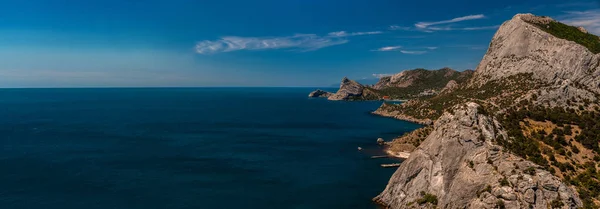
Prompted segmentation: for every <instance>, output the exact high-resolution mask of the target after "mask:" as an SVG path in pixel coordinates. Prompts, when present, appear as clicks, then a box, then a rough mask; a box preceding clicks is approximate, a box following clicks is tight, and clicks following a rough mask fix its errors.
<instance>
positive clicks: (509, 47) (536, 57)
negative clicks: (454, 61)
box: [471, 14, 600, 94]
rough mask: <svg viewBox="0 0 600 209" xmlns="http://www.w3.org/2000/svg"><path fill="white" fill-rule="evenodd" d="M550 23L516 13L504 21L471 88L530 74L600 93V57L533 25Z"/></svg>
mask: <svg viewBox="0 0 600 209" xmlns="http://www.w3.org/2000/svg"><path fill="white" fill-rule="evenodd" d="M550 21H554V20H553V19H551V18H549V17H538V16H534V15H532V14H517V15H515V16H514V17H513V18H512V19H511V20H509V21H506V22H504V23H503V24H502V26H501V27H500V28H499V29H498V31H497V32H496V34H495V35H494V37H493V39H492V42H491V43H490V46H489V49H488V51H487V53H486V54H485V56H484V57H483V59H482V61H481V62H480V64H479V66H478V67H477V69H476V71H475V75H474V76H473V79H472V80H471V85H481V84H484V83H486V82H488V81H491V80H498V79H501V78H505V77H508V76H511V75H516V74H522V73H531V74H532V76H533V78H534V79H537V80H539V81H540V82H544V83H547V84H551V85H561V84H562V83H563V82H564V81H567V80H568V81H570V82H573V83H577V84H581V85H583V86H584V87H585V88H586V89H588V90H589V91H591V92H593V93H596V94H598V93H600V88H599V87H600V79H599V77H600V54H594V53H592V52H591V51H590V50H588V49H587V48H586V47H584V46H582V45H580V44H577V43H575V42H573V41H569V40H565V39H561V38H557V37H555V36H553V35H551V34H549V33H547V32H545V31H543V30H541V29H540V28H538V27H537V26H535V25H533V24H530V23H542V24H546V23H548V22H550Z"/></svg>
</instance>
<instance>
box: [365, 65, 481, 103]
mask: <svg viewBox="0 0 600 209" xmlns="http://www.w3.org/2000/svg"><path fill="white" fill-rule="evenodd" d="M472 76H473V71H472V70H465V71H463V72H458V71H455V70H453V69H450V68H442V69H439V70H425V69H414V70H406V71H402V72H401V73H398V74H396V75H393V76H387V77H382V78H381V79H380V80H379V82H377V83H376V84H375V85H373V86H372V88H373V89H375V90H377V91H378V92H380V94H382V95H388V96H390V97H391V98H395V99H410V98H417V97H423V96H433V95H435V94H438V93H440V92H441V91H442V90H443V89H444V88H445V87H446V86H447V85H448V83H451V84H452V85H456V84H462V83H464V82H466V81H467V80H468V79H469V78H471V77H472ZM452 85H451V86H452ZM451 86H450V87H451Z"/></svg>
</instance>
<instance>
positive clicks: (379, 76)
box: [373, 73, 394, 78]
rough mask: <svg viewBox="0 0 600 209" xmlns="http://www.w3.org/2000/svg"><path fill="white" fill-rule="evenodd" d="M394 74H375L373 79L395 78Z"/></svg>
mask: <svg viewBox="0 0 600 209" xmlns="http://www.w3.org/2000/svg"><path fill="white" fill-rule="evenodd" d="M393 75H394V74H389V73H373V77H375V78H383V77H388V76H393Z"/></svg>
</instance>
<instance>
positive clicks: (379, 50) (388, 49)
mask: <svg viewBox="0 0 600 209" xmlns="http://www.w3.org/2000/svg"><path fill="white" fill-rule="evenodd" d="M400 48H402V46H385V47H381V48H379V49H374V50H372V51H378V52H388V51H398V50H399V49H400Z"/></svg>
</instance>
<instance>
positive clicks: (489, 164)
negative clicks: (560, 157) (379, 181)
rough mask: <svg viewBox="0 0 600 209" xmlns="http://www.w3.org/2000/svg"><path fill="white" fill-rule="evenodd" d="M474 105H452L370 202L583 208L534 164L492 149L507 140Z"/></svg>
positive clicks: (401, 205)
mask: <svg viewBox="0 0 600 209" xmlns="http://www.w3.org/2000/svg"><path fill="white" fill-rule="evenodd" d="M478 109H479V105H477V104H475V103H467V104H464V105H459V106H456V107H455V108H454V109H452V110H451V111H450V112H452V113H450V112H447V113H445V114H444V115H443V116H441V117H440V118H439V119H438V120H437V121H436V122H435V125H434V127H433V131H432V132H431V134H429V136H428V137H427V138H426V139H425V141H423V142H422V143H421V145H420V146H419V147H418V148H417V150H415V151H414V152H412V153H411V155H410V157H409V158H408V159H407V160H406V161H404V162H403V163H402V165H401V166H400V167H399V168H398V170H397V171H396V172H395V173H394V175H393V176H392V178H391V179H390V182H389V184H388V186H387V187H386V188H385V190H384V191H383V192H382V193H381V194H380V195H379V196H377V197H376V198H375V199H374V200H375V201H376V202H378V203H380V204H382V205H385V206H387V207H389V208H430V207H433V206H438V207H440V208H478V209H479V208H536V209H537V208H539V209H545V208H548V206H560V208H577V207H579V206H581V205H582V203H581V200H580V199H579V198H578V196H577V193H576V192H575V191H574V190H573V189H572V188H570V187H568V186H566V185H565V184H564V183H562V182H561V181H560V179H559V178H558V177H555V176H553V175H552V174H550V173H549V172H548V171H545V170H542V169H540V167H539V166H538V165H535V164H533V163H532V162H529V161H526V160H524V159H523V158H520V157H518V156H515V155H512V154H510V153H507V152H505V151H503V149H502V147H500V146H498V145H495V144H494V141H495V140H497V139H498V138H506V137H508V135H507V133H506V132H505V131H504V130H503V129H502V127H501V125H500V123H499V122H498V121H497V120H495V119H494V118H493V117H489V116H487V115H484V114H481V113H479V112H478Z"/></svg>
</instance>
